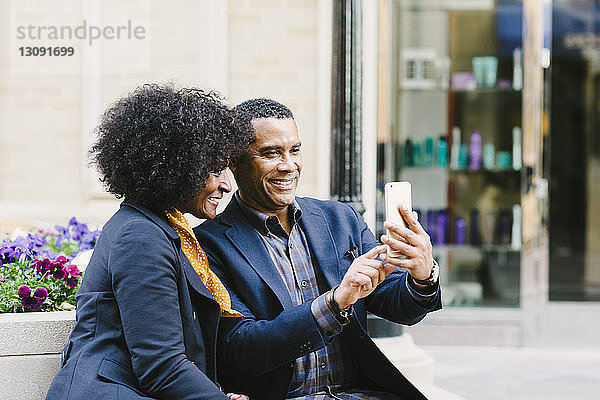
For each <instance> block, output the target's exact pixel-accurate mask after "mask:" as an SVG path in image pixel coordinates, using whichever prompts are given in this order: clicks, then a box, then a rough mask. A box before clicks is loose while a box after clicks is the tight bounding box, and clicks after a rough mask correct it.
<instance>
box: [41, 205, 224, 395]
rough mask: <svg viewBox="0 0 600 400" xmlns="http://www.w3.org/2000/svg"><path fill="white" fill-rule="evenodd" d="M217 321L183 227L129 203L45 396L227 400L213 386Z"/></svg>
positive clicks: (86, 286)
mask: <svg viewBox="0 0 600 400" xmlns="http://www.w3.org/2000/svg"><path fill="white" fill-rule="evenodd" d="M194 292H196V293H194ZM192 297H193V299H192ZM218 324H219V305H218V303H217V302H216V301H215V300H214V299H213V298H212V297H211V295H210V293H209V292H208V290H207V289H206V288H205V286H204V285H203V284H202V281H201V280H200V278H199V277H198V275H197V274H196V272H194V270H193V268H192V266H191V265H190V263H189V262H188V260H187V258H186V257H185V255H184V254H183V252H182V251H181V245H180V241H179V236H178V234H177V233H176V232H175V230H174V229H173V228H172V227H171V226H170V225H169V223H168V222H167V221H166V219H165V218H162V217H159V216H157V215H156V214H154V213H152V212H150V211H148V210H147V209H144V208H143V207H140V206H139V205H136V204H134V203H131V202H127V201H125V202H123V203H122V204H121V208H120V209H119V211H117V212H116V213H115V215H113V216H112V218H111V219H110V220H109V221H108V222H107V223H106V225H105V226H104V228H103V229H102V234H101V235H100V237H99V239H98V243H97V244H96V247H95V249H94V253H93V255H92V258H91V260H90V263H89V265H88V267H87V269H86V271H85V274H84V277H83V281H82V284H81V287H80V289H79V291H78V292H77V322H76V324H75V327H74V328H73V332H72V333H71V336H70V337H69V341H68V343H67V345H66V347H65V349H64V350H63V357H62V360H61V369H60V371H59V372H58V374H57V375H56V377H55V378H54V380H53V381H52V385H51V386H50V390H49V391H48V395H47V397H46V399H48V400H54V399H60V400H70V399H77V400H79V399H82V400H90V399H145V398H158V399H178V400H183V399H224V400H225V399H227V396H226V395H225V394H224V393H223V392H221V391H220V390H219V388H218V387H217V385H216V384H215V383H214V382H216V378H215V377H216V366H215V358H216V357H215V354H216V340H215V337H216V334H217V328H218Z"/></svg>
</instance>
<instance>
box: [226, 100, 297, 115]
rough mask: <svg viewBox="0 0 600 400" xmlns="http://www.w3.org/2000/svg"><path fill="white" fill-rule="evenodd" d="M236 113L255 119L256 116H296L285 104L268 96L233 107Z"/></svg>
mask: <svg viewBox="0 0 600 400" xmlns="http://www.w3.org/2000/svg"><path fill="white" fill-rule="evenodd" d="M233 111H234V112H235V113H236V114H241V115H244V116H245V117H246V118H249V119H250V120H253V119H255V118H278V119H286V118H294V115H293V114H292V112H291V111H290V109H289V108H287V107H286V106H284V105H283V104H281V103H279V102H277V101H275V100H272V99H266V98H259V99H250V100H246V101H244V102H243V103H240V104H238V105H237V106H235V107H234V108H233Z"/></svg>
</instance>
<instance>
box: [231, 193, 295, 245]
mask: <svg viewBox="0 0 600 400" xmlns="http://www.w3.org/2000/svg"><path fill="white" fill-rule="evenodd" d="M233 198H234V199H235V200H236V201H237V202H238V205H239V206H240V208H241V209H242V211H243V212H244V214H245V215H246V217H248V219H249V220H250V223H251V224H252V226H254V228H256V230H257V231H259V232H260V233H261V234H262V235H265V236H266V235H268V234H269V232H272V231H273V230H272V229H270V228H269V226H270V225H271V224H275V223H276V224H279V220H278V219H277V217H276V216H275V215H267V214H265V213H263V212H262V211H259V210H257V209H256V208H254V207H252V206H251V205H249V204H248V203H246V202H245V201H244V200H242V197H241V196H240V192H239V190H238V191H237V192H235V194H234V195H233ZM288 210H289V212H290V215H291V216H292V218H293V224H292V226H293V225H294V224H296V223H297V222H298V221H300V217H302V209H301V208H300V206H299V205H298V203H297V202H296V201H295V200H294V202H293V203H292V204H290V207H289V209H288Z"/></svg>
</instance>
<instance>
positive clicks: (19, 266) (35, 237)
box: [0, 217, 100, 313]
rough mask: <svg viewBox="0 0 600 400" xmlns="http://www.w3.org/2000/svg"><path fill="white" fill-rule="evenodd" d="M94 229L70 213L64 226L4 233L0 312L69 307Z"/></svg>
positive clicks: (0, 256)
mask: <svg viewBox="0 0 600 400" xmlns="http://www.w3.org/2000/svg"><path fill="white" fill-rule="evenodd" d="M99 235H100V231H99V230H90V229H89V228H88V226H87V225H86V224H85V223H81V222H79V221H77V219H76V218H75V217H73V218H71V219H70V220H69V223H68V224H67V226H59V225H57V226H55V227H54V229H38V230H37V231H35V232H30V233H26V232H15V233H14V234H13V235H12V236H11V237H8V236H7V237H5V238H3V239H2V241H1V242H0V312H2V313H14V312H28V311H59V310H73V309H74V308H75V294H76V293H77V289H78V288H79V285H80V283H81V274H82V270H83V269H84V268H85V265H87V260H89V256H90V253H91V251H92V249H93V248H94V245H95V244H96V240H97V239H98V236H99Z"/></svg>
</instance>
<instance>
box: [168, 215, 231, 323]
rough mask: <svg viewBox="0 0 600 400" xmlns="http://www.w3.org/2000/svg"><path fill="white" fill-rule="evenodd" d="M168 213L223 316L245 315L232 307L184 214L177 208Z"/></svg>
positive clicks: (227, 294) (187, 253) (225, 290)
mask: <svg viewBox="0 0 600 400" xmlns="http://www.w3.org/2000/svg"><path fill="white" fill-rule="evenodd" d="M166 215H167V218H168V219H169V222H170V223H171V226H172V227H173V229H175V231H176V232H177V233H178V234H179V237H180V238H181V248H182V250H183V254H185V256H186V257H187V259H188V260H189V261H190V264H192V267H194V270H195V271H196V273H197V274H198V276H199V277H200V279H202V282H203V283H204V286H206V288H207V289H208V291H209V292H210V294H212V296H213V297H214V298H215V300H217V302H218V303H219V306H220V307H221V316H222V317H243V315H242V314H241V313H239V312H238V311H235V310H234V309H232V308H231V297H230V296H229V292H227V289H226V288H225V286H224V285H223V283H221V280H219V277H218V276H217V275H216V274H215V273H214V272H212V271H211V269H210V268H209V267H208V258H207V257H206V254H205V253H204V250H202V247H200V243H198V240H197V239H196V236H195V235H194V232H193V231H192V228H191V227H190V224H189V223H188V221H187V219H186V218H185V217H184V215H183V214H182V213H181V212H180V211H179V210H175V211H174V212H172V213H169V212H166Z"/></svg>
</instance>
